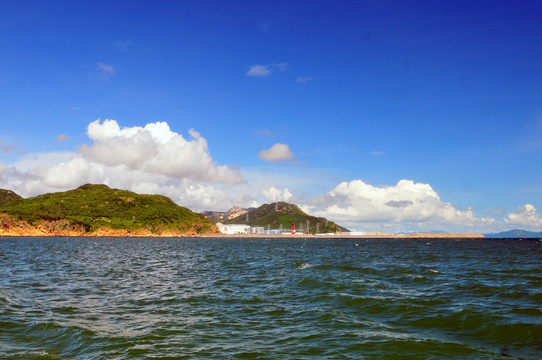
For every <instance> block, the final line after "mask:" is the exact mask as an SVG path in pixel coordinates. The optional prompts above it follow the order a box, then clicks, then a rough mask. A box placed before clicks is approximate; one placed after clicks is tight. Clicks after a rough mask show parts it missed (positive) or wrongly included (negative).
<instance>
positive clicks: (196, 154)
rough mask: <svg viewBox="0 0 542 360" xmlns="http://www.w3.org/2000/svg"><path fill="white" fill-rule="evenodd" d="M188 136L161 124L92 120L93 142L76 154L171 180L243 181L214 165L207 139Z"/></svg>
mask: <svg viewBox="0 0 542 360" xmlns="http://www.w3.org/2000/svg"><path fill="white" fill-rule="evenodd" d="M189 134H190V136H191V138H192V139H191V140H187V139H185V138H184V137H183V136H182V135H180V134H178V133H175V132H173V131H171V129H170V127H169V125H168V124H167V123H165V122H157V123H152V124H147V125H146V126H145V127H138V126H135V127H126V128H121V127H120V126H119V124H118V123H117V122H116V121H115V120H105V121H103V123H102V122H100V120H96V121H94V122H93V123H91V124H90V125H89V126H88V136H89V138H90V139H91V140H94V142H93V143H92V144H91V145H82V146H81V147H80V148H79V153H80V154H81V155H82V156H83V157H84V158H85V159H87V160H90V161H92V162H96V163H98V164H102V165H105V166H109V167H114V166H125V167H127V168H129V169H132V170H136V169H137V170H139V171H142V172H146V173H151V174H155V175H163V176H166V177H169V178H173V179H182V178H189V179H193V180H198V181H204V182H207V183H223V184H235V183H239V182H242V181H243V179H242V177H241V175H239V174H238V173H237V172H234V171H233V170H231V169H230V168H229V167H227V166H224V165H222V166H220V165H217V164H216V163H215V161H214V160H213V159H212V157H211V155H210V154H209V150H208V145H207V140H205V138H203V137H202V136H201V135H200V134H199V133H198V132H197V131H195V130H193V129H190V131H189Z"/></svg>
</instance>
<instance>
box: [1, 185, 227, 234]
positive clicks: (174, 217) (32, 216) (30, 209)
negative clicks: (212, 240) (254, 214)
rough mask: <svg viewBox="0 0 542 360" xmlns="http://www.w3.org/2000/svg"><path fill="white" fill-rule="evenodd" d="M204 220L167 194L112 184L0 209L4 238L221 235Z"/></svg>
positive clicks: (29, 200)
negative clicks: (120, 188) (141, 191)
mask: <svg viewBox="0 0 542 360" xmlns="http://www.w3.org/2000/svg"><path fill="white" fill-rule="evenodd" d="M217 231H218V229H217V228H216V226H215V225H214V224H212V223H211V222H210V221H209V220H207V219H205V218H204V217H203V216H201V215H199V214H196V213H193V212H192V211H190V210H188V209H187V208H184V207H181V206H179V205H177V204H175V203H174V202H173V201H171V200H170V199H169V198H167V197H165V196H161V195H140V194H136V193H134V192H131V191H125V190H117V189H111V188H109V187H108V186H106V185H91V184H87V185H83V186H81V187H79V188H77V189H75V190H70V191H65V192H58V193H52V194H44V195H40V196H37V197H33V198H28V199H22V198H19V199H18V200H14V201H10V202H8V203H4V204H2V205H0V234H4V235H10V234H19V233H20V234H21V235H26V234H32V235H50V234H59V235H74V236H84V235H92V234H104V235H107V234H111V235H115V234H117V235H122V234H132V235H149V236H154V235H185V234H190V235H194V234H201V233H216V232H217Z"/></svg>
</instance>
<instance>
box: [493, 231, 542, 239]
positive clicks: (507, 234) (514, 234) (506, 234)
mask: <svg viewBox="0 0 542 360" xmlns="http://www.w3.org/2000/svg"><path fill="white" fill-rule="evenodd" d="M484 236H485V237H487V238H494V239H504V238H508V239H515V238H519V239H523V238H524V237H526V238H542V231H540V232H534V231H526V230H519V229H514V230H508V231H503V232H500V233H496V234H484Z"/></svg>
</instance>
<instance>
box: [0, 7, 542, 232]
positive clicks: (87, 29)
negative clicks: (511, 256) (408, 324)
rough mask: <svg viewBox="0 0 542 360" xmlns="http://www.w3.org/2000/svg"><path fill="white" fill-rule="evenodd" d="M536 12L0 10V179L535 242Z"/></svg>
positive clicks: (13, 185)
mask: <svg viewBox="0 0 542 360" xmlns="http://www.w3.org/2000/svg"><path fill="white" fill-rule="evenodd" d="M541 17H542V4H541V3H539V2H530V1H523V2H510V1H492V2H487V1H472V2H471V1H449V2H433V1H356V2H354V1H344V2H332V1H310V2H308V1H307V2H302V3H300V4H293V3H292V2H289V1H284V2H282V1H254V2H240V1H227V2H226V1H160V2H150V1H133V2H106V1H93V2H74V1H3V2H2V3H1V4H0V48H1V49H2V55H1V56H0V83H1V84H2V86H1V87H0V109H1V111H0V124H1V130H0V187H2V188H9V189H12V190H14V191H16V192H18V193H20V194H21V195H23V196H34V195H38V194H41V193H44V192H51V191H62V190H65V189H69V188H74V187H76V186H79V185H81V184H83V183H85V182H101V183H106V184H109V185H111V186H114V187H120V188H127V189H131V190H134V191H139V192H159V193H163V194H165V195H168V196H170V197H171V198H172V199H174V200H175V201H176V202H178V203H179V204H181V205H184V206H187V207H189V208H191V209H193V210H195V211H201V210H226V209H228V208H230V207H232V206H234V205H239V206H256V205H259V204H262V203H265V202H270V201H276V200H287V201H290V202H295V203H297V204H299V205H302V206H303V207H304V209H306V210H307V211H309V212H311V213H313V214H316V215H322V216H326V217H328V218H330V219H332V220H335V221H337V222H338V223H340V224H342V225H345V226H347V227H349V228H352V229H356V230H362V231H415V230H446V231H491V230H496V231H499V230H502V229H508V228H517V227H519V228H526V229H531V230H539V231H540V230H542V216H541V215H540V211H541V210H540V209H542V165H541V164H542V161H541V160H542V46H540V44H542V26H540V22H541ZM97 120H99V121H97ZM157 123H159V124H162V125H164V124H166V125H167V128H166V127H164V126H162V125H160V126H157V125H156V124H157ZM91 124H93V125H91ZM149 124H150V126H147V125H149ZM153 124H154V125H153ZM115 126H116V127H115ZM91 129H92V130H91ZM153 129H154V130H153ZM191 129H193V131H191ZM168 131H169V132H168ZM194 131H195V132H194ZM92 134H93V135H92ZM171 139H173V141H170V140H171ZM168 141H169V143H168ZM277 144H278V145H277Z"/></svg>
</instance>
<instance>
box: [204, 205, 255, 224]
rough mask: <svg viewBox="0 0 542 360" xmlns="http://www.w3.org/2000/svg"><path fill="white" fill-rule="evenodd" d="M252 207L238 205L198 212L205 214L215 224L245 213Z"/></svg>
mask: <svg viewBox="0 0 542 360" xmlns="http://www.w3.org/2000/svg"><path fill="white" fill-rule="evenodd" d="M253 209H254V208H249V209H243V208H240V207H239V206H234V207H232V208H231V209H229V210H228V211H202V212H200V214H201V215H203V216H205V217H206V218H207V219H209V220H210V221H211V222H212V223H214V224H216V223H219V222H224V221H226V220H230V219H233V218H236V217H238V216H242V215H245V214H246V213H247V212H249V211H250V210H253Z"/></svg>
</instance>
